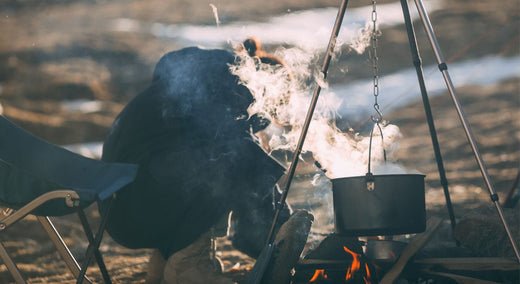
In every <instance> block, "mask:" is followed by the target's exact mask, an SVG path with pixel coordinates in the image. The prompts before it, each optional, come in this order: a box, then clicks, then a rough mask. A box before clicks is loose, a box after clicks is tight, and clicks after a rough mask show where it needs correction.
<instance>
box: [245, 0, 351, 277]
mask: <svg viewBox="0 0 520 284" xmlns="http://www.w3.org/2000/svg"><path fill="white" fill-rule="evenodd" d="M347 4H348V0H342V1H341V4H340V7H339V9H338V14H337V16H336V21H335V23H334V27H333V28H332V34H331V36H330V39H329V44H328V46H327V50H326V52H325V57H324V59H323V65H322V67H321V75H322V76H323V79H326V78H327V72H328V69H329V65H330V61H331V59H332V54H333V53H334V48H335V46H336V39H337V37H338V35H339V30H340V28H341V23H343V17H344V15H345V11H346V9H347ZM320 92H321V86H320V84H318V83H316V88H315V89H314V93H313V95H312V99H311V103H310V105H309V109H308V111H307V115H306V117H305V121H304V123H303V126H302V131H301V133H300V137H299V139H298V143H297V144H296V149H295V151H294V155H293V158H292V161H291V166H290V167H289V171H288V173H287V180H286V183H285V186H284V190H283V191H282V196H281V197H280V200H279V201H278V202H277V204H276V210H275V213H274V218H273V222H272V223H271V228H270V230H269V234H268V236H267V241H266V247H265V248H264V250H263V251H262V253H261V255H260V257H259V258H258V260H257V262H259V261H260V260H261V261H262V263H260V264H258V265H257V264H255V268H256V270H255V269H254V268H253V271H252V272H251V277H250V279H249V281H248V283H260V281H261V280H262V277H263V274H264V272H265V269H266V268H267V265H268V264H269V262H270V260H271V256H272V252H273V250H274V239H275V230H276V224H277V223H278V219H279V218H280V212H281V211H282V210H283V208H284V206H285V201H286V200H287V195H288V194H289V189H290V187H291V183H292V180H293V178H294V174H295V172H296V167H297V165H298V160H299V158H300V154H301V152H302V149H303V143H304V142H305V137H306V136H307V131H308V130H309V125H310V124H311V121H312V116H313V114H314V109H315V108H316V104H317V103H318V98H319V96H320ZM251 278H252V279H251Z"/></svg>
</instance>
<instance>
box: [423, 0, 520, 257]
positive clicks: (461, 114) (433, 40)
mask: <svg viewBox="0 0 520 284" xmlns="http://www.w3.org/2000/svg"><path fill="white" fill-rule="evenodd" d="M414 1H415V5H416V6H417V10H418V11H419V16H420V18H421V21H422V23H423V26H424V30H425V31H426V34H427V35H428V39H429V41H430V44H431V46H432V48H433V51H434V53H435V57H436V59H437V63H438V64H439V65H438V66H439V70H440V71H441V73H442V75H443V77H444V82H445V83H446V86H447V88H448V92H449V94H450V96H451V99H452V100H453V104H454V105H455V108H456V110H457V114H458V115H459V119H460V121H461V123H462V126H463V128H464V131H465V133H466V137H467V138H468V141H469V144H470V146H471V149H472V150H473V154H474V155H475V159H476V160H477V163H478V166H479V168H480V172H481V173H482V177H483V178H484V182H485V183H486V186H487V188H488V190H489V193H490V197H491V201H493V203H494V204H495V207H496V209H497V212H498V215H499V217H500V220H501V221H502V224H503V225H504V229H505V230H506V233H507V236H508V238H509V241H510V242H511V246H512V247H513V251H514V252H515V255H516V259H517V261H518V262H519V263H520V253H519V252H518V248H517V246H516V243H515V240H514V238H513V235H512V234H511V230H510V229H509V225H508V224H507V221H506V219H505V217H504V212H503V210H502V206H501V205H500V202H499V201H498V195H497V193H496V191H495V189H494V187H493V185H492V184H491V180H490V178H489V174H488V172H487V169H486V166H485V164H484V161H483V159H482V157H481V155H480V152H479V150H478V147H477V143H476V142H475V137H474V135H473V132H472V130H471V127H470V125H469V123H468V121H467V120H466V117H465V115H464V112H463V110H462V107H461V104H460V102H459V100H458V98H457V96H456V95H455V87H454V86H453V82H452V81H451V77H450V75H449V73H448V65H446V62H445V61H444V58H443V56H442V53H441V49H440V47H439V43H438V41H437V38H436V36H435V33H434V31H433V27H432V24H431V22H430V19H429V17H428V13H427V12H426V9H425V8H424V4H423V3H422V1H421V0H414Z"/></svg>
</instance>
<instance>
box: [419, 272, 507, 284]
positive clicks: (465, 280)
mask: <svg viewBox="0 0 520 284" xmlns="http://www.w3.org/2000/svg"><path fill="white" fill-rule="evenodd" d="M421 272H423V273H425V274H428V275H432V276H441V277H445V278H450V279H452V280H455V281H456V282H457V283H459V284H498V283H497V282H493V281H487V280H482V279H478V278H473V277H469V276H462V275H457V274H453V273H448V272H436V271H431V270H423V271H421Z"/></svg>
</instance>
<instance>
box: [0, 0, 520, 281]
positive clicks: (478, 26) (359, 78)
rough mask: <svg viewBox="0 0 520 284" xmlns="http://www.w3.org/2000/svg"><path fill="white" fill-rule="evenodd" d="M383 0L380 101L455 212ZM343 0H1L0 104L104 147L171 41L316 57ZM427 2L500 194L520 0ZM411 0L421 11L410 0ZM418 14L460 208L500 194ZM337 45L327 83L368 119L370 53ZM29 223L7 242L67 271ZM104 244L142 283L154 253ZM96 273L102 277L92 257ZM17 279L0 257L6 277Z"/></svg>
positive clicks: (363, 15) (62, 140)
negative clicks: (250, 44)
mask: <svg viewBox="0 0 520 284" xmlns="http://www.w3.org/2000/svg"><path fill="white" fill-rule="evenodd" d="M377 2H378V3H379V4H381V5H380V9H379V15H380V21H381V23H380V25H381V26H380V27H381V32H382V34H381V37H380V39H379V50H378V53H379V57H380V62H379V63H380V72H381V77H382V78H383V79H382V80H385V81H382V82H384V84H383V83H382V85H381V96H382V97H383V98H385V100H384V101H383V104H382V109H383V111H385V118H386V119H388V120H390V121H391V122H392V123H393V124H396V125H398V126H399V127H400V128H401V132H402V133H403V139H402V141H401V145H400V146H401V148H400V150H399V153H398V157H399V159H400V161H401V162H402V163H403V164H404V165H406V166H408V167H412V168H415V169H417V170H419V171H421V172H423V173H425V174H426V175H427V183H428V189H427V197H426V198H427V204H428V210H429V214H438V215H441V216H443V217H445V216H446V213H445V209H444V199H443V195H442V189H441V186H440V183H439V181H438V173H437V168H436V164H435V160H434V155H433V151H432V147H431V142H430V136H429V132H428V129H427V125H426V120H425V116H424V111H423V107H422V103H421V101H420V95H419V92H418V83H417V79H416V77H415V73H414V71H413V69H411V68H412V67H413V65H412V59H411V55H410V52H409V47H408V41H407V37H406V31H405V28H404V24H403V20H402V14H401V11H400V5H399V2H398V1H397V2H396V1H392V0H384V1H377ZM339 3H340V1H335V0H263V1H243V0H242V1H238V0H212V1H206V0H201V1H188V0H147V1H144V0H141V1H138V0H113V1H101V0H100V1H96V0H17V1H15V0H1V1H0V106H1V107H0V112H2V113H3V115H5V116H6V117H8V118H10V119H12V120H13V121H15V122H16V123H18V124H20V125H21V126H23V127H24V128H26V129H27V130H29V131H31V132H32V133H34V134H36V135H38V136H40V137H42V138H45V139H47V140H49V141H51V142H54V143H57V144H60V145H67V146H69V147H71V149H76V150H78V151H83V152H82V153H84V154H86V155H91V156H93V157H99V153H100V149H101V144H100V142H101V141H103V139H104V137H105V136H106V135H107V133H108V130H109V128H110V125H111V124H112V122H113V120H114V118H115V117H116V116H117V114H118V113H119V111H120V110H121V109H122V108H123V107H124V105H125V104H126V103H127V102H128V101H129V100H130V99H131V98H133V97H134V96H135V95H137V94H138V93H139V92H140V91H141V90H143V89H144V88H145V87H146V86H147V85H148V84H149V83H150V80H151V75H152V71H153V67H154V65H155V63H156V62H157V61H158V59H159V58H160V57H161V56H162V55H163V54H165V53H166V52H169V51H172V50H176V49H180V48H182V47H186V46H192V45H199V46H203V47H207V48H224V49H229V50H231V48H232V45H233V43H236V42H240V41H241V40H243V39H245V38H246V37H248V36H256V37H257V38H259V39H260V40H261V41H262V42H263V43H264V47H265V49H266V50H268V51H271V52H276V50H277V49H278V48H283V47H291V46H302V47H304V48H309V49H312V50H315V52H316V59H315V61H314V62H315V63H316V67H317V68H318V67H319V66H320V61H319V58H320V56H321V55H322V52H321V51H322V50H325V47H326V45H327V41H328V36H329V34H330V30H331V28H332V25H333V22H334V18H335V15H336V12H337V7H338V6H339ZM425 3H426V4H427V5H426V6H427V8H428V9H429V12H430V17H431V21H432V24H433V26H434V29H435V31H436V34H437V37H438V39H439V43H440V46H441V49H442V51H443V53H444V56H445V57H446V59H447V63H448V65H449V66H450V72H453V73H452V76H453V78H452V79H453V80H454V83H455V84H456V86H457V87H458V88H459V90H458V92H459V95H460V98H461V101H462V103H463V106H464V108H465V111H466V114H467V115H468V119H469V121H470V123H471V124H472V125H473V126H474V130H475V134H476V136H477V139H478V141H479V145H480V147H481V151H482V154H483V157H484V160H485V161H486V163H487V164H488V167H489V171H490V174H491V176H492V178H493V182H494V183H495V185H496V186H497V190H498V191H499V194H500V196H501V197H504V196H505V195H507V194H508V193H509V192H510V190H511V188H512V187H513V186H514V184H513V182H514V180H515V177H516V176H517V173H518V170H519V166H520V142H519V141H520V122H519V118H520V117H519V116H520V115H519V113H520V112H519V106H520V85H519V84H520V2H519V1H518V0H504V1H486V0H456V1H447V0H429V1H425ZM371 4H372V2H371V1H366V0H365V1H361V0H352V1H349V6H348V7H349V8H348V9H347V12H346V16H345V20H344V28H343V30H342V36H340V38H341V39H343V38H344V39H345V41H347V40H348V37H349V36H351V35H352V34H354V33H356V32H357V31H358V30H359V29H360V28H363V27H364V26H365V23H366V21H367V20H369V19H370V10H371ZM410 9H411V10H412V12H413V14H416V13H415V11H413V10H414V9H415V7H414V5H413V1H412V2H410ZM415 19H416V20H415V22H414V25H415V27H416V33H417V38H418V43H419V48H420V51H421V56H422V59H423V65H424V66H425V76H426V79H427V83H428V84H427V87H428V88H429V89H430V90H431V96H432V97H431V101H432V108H433V111H434V116H435V119H436V126H437V128H438V129H437V130H438V132H439V139H440V144H441V150H442V151H443V154H444V158H445V163H446V170H447V174H448V178H449V179H450V185H451V193H452V198H453V201H454V205H455V208H456V214H464V212H466V211H468V210H474V209H475V208H479V207H482V206H484V207H485V206H488V205H490V204H491V202H490V201H489V197H488V193H487V189H486V188H485V187H484V184H483V182H482V179H481V176H480V172H479V170H478V167H477V165H476V163H475V161H474V158H473V156H472V154H471V149H470V147H469V146H468V145H467V142H466V138H465V135H464V132H463V130H462V127H461V126H460V124H459V121H458V118H457V116H456V112H455V110H454V108H453V105H452V104H451V100H450V98H449V97H448V95H447V93H446V92H445V90H444V87H443V85H442V84H443V83H442V80H441V75H440V73H439V72H438V70H437V69H436V67H435V65H436V63H435V60H434V56H433V52H432V50H431V48H430V45H429V43H428V41H427V39H426V37H425V34H424V32H423V29H422V26H421V23H420V22H419V21H418V20H417V18H416V17H415ZM340 49H341V50H340V52H339V53H338V54H337V55H336V56H335V59H334V60H333V62H332V65H331V67H330V70H329V83H330V86H331V89H332V90H334V91H335V93H336V95H338V96H339V97H341V98H342V99H343V100H344V101H345V104H344V105H343V106H344V107H343V108H342V111H341V114H342V120H341V122H340V124H339V125H340V126H341V127H344V128H345V129H346V128H353V129H354V130H355V131H357V129H361V128H363V127H365V126H366V125H364V123H366V115H365V114H366V113H365V112H364V111H366V110H367V108H368V106H370V102H371V97H370V96H371V94H372V90H371V89H370V83H371V75H372V69H371V63H370V60H369V57H368V55H367V53H366V52H363V53H358V52H356V51H355V50H353V48H352V46H350V45H348V44H345V45H341V48H340ZM452 70H453V71H452ZM385 85H386V86H387V89H385ZM365 88H366V89H365ZM360 110H361V111H360ZM302 182H305V181H304V179H303V181H302ZM303 187H305V186H303ZM307 188H308V189H310V188H311V187H310V186H307ZM290 198H292V200H293V201H295V202H296V203H298V200H301V199H308V198H318V199H316V200H317V201H316V202H315V203H318V204H319V203H320V200H319V197H316V196H315V195H312V194H310V195H309V194H308V192H304V193H302V192H299V193H298V192H296V193H292V195H291V197H290ZM91 214H93V215H95V214H96V211H95V210H93V211H92V212H91ZM516 214H517V215H518V212H517V213H516ZM318 215H319V214H318ZM519 219H520V218H516V220H519ZM59 222H61V223H58V224H59V225H60V226H61V227H62V228H63V229H64V233H65V237H66V241H67V242H69V243H71V244H72V247H75V246H76V247H77V248H80V247H81V246H84V243H82V242H81V241H80V240H81V238H82V236H81V237H80V236H78V234H81V230H80V228H79V226H77V225H76V223H75V221H74V219H65V220H64V221H59ZM32 225H34V220H31V219H29V220H28V221H26V222H22V223H21V224H19V226H18V227H20V228H19V229H14V230H10V231H8V232H7V235H6V238H7V237H9V238H10V237H13V236H14V237H15V239H16V240H18V241H13V242H9V243H8V248H9V249H10V250H11V251H13V252H14V254H15V256H16V257H17V259H18V260H21V261H22V263H25V265H23V266H22V267H21V268H22V270H23V271H24V272H25V273H27V274H28V275H29V277H30V278H31V281H32V282H33V283H43V282H45V283H57V282H60V283H61V282H67V281H71V278H70V275H68V274H66V272H65V271H66V270H65V268H64V267H62V266H60V265H61V264H59V263H55V261H52V260H53V259H54V258H56V255H54V254H53V250H52V247H51V245H50V243H49V244H48V245H43V247H40V246H39V245H41V244H40V237H41V240H43V239H44V236H43V233H39V232H35V233H34V235H33V236H32V237H30V238H29V237H28V236H25V235H23V234H22V233H24V232H26V230H27V229H28V228H31V226H32ZM514 225H515V226H518V222H517V223H516V224H514ZM15 227H16V226H15ZM17 230H18V231H17ZM2 237H3V236H2V235H0V238H2ZM105 243H106V245H104V246H103V247H102V250H103V251H104V252H105V253H107V254H108V257H107V265H108V267H109V268H110V271H111V272H112V274H113V275H114V280H115V281H120V282H124V283H128V282H135V283H140V282H143V281H144V275H145V272H144V271H145V268H146V262H147V258H148V254H149V251H147V250H127V249H125V248H122V247H120V246H118V245H117V244H115V243H114V242H113V241H111V240H110V239H109V240H108V241H107V242H105ZM89 271H90V270H89ZM91 273H93V274H96V275H97V273H96V269H93V270H92V272H91ZM9 279H10V278H9V276H8V274H7V272H6V269H5V267H4V266H0V283H9V281H10V280H9ZM94 279H96V278H95V276H94Z"/></svg>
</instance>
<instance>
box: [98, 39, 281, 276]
mask: <svg viewBox="0 0 520 284" xmlns="http://www.w3.org/2000/svg"><path fill="white" fill-rule="evenodd" d="M236 60H237V59H236V57H235V56H234V54H233V53H231V52H228V51H225V50H204V49H199V48H195V47H190V48H185V49H182V50H179V51H174V52H170V53H168V54H166V55H165V56H163V57H162V58H161V59H160V61H159V62H158V64H157V66H156V68H155V71H154V77H153V81H152V83H151V85H150V86H149V87H148V88H147V89H146V90H144V91H143V92H142V93H140V94H139V95H137V96H136V97H135V98H134V99H133V100H132V101H131V102H130V103H129V104H128V105H127V106H126V107H125V108H124V109H123V111H122V112H121V113H120V114H119V116H118V117H117V118H116V120H115V121H114V124H113V126H112V129H111V131H110V133H109V135H108V137H107V139H106V141H105V143H104V147H103V157H102V159H103V160H105V161H109V162H127V163H136V164H139V172H138V175H137V178H136V179H135V181H134V182H133V183H132V184H130V185H128V186H127V187H126V188H124V189H123V190H121V191H120V192H119V193H118V194H117V196H116V197H115V198H114V199H113V200H112V201H111V202H112V203H111V213H110V216H109V218H108V223H107V231H108V233H109V234H110V235H111V237H112V238H113V239H114V240H115V241H116V242H118V243H120V244H121V245H123V246H126V247H128V248H153V249H156V250H157V252H158V253H157V254H156V255H155V258H156V261H157V259H159V262H160V261H161V259H162V261H163V262H164V261H165V260H167V259H169V258H170V257H172V255H174V254H175V253H177V252H179V251H181V250H183V249H185V248H187V247H189V246H196V245H197V242H196V241H197V240H204V238H207V236H208V230H209V229H210V228H211V227H212V226H213V225H215V223H217V222H218V220H220V219H221V218H222V217H223V216H226V215H227V214H228V213H229V212H230V211H233V220H234V224H235V227H236V228H237V229H236V230H235V235H234V236H233V243H234V245H235V246H236V248H237V249H239V250H241V251H243V252H245V253H247V254H249V255H250V256H253V257H257V256H258V255H259V253H260V251H261V249H262V248H263V245H264V244H265V240H266V237H267V234H268V231H269V229H270V226H271V222H272V218H273V215H274V211H275V208H274V202H273V200H274V199H275V196H274V195H275V194H276V190H275V189H274V188H275V184H276V182H277V181H278V179H279V178H280V177H281V176H282V174H283V173H284V168H283V167H282V166H280V164H278V163H277V162H276V161H275V160H273V159H272V158H271V157H270V156H269V155H268V154H266V153H265V152H264V151H263V150H262V148H261V147H260V146H259V145H258V144H257V143H256V142H255V139H254V137H253V136H252V135H253V133H251V129H255V130H261V129H262V128H263V127H265V126H266V125H267V124H266V122H265V120H258V119H250V118H249V116H248V113H247V108H248V106H249V105H250V104H251V103H252V101H253V97H252V95H251V93H250V92H249V91H248V89H247V88H246V87H244V86H243V85H240V84H239V80H238V78H237V77H236V76H235V75H233V74H231V73H230V71H229V66H230V65H231V64H235V63H236ZM258 121H261V123H262V124H264V125H255V124H258ZM106 205H107V204H101V207H103V206H106ZM286 208H287V206H286ZM288 216H289V210H288V209H286V210H285V211H284V212H283V214H282V218H280V224H282V223H283V222H285V221H286V220H287V219H288ZM278 225H279V224H278ZM164 275H166V273H165V274H164ZM172 277H173V276H172ZM164 280H168V279H164ZM193 283H196V282H193ZM200 283H208V282H206V280H204V279H201V282H200ZM210 283H218V281H217V280H216V279H212V281H211V282H210Z"/></svg>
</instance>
